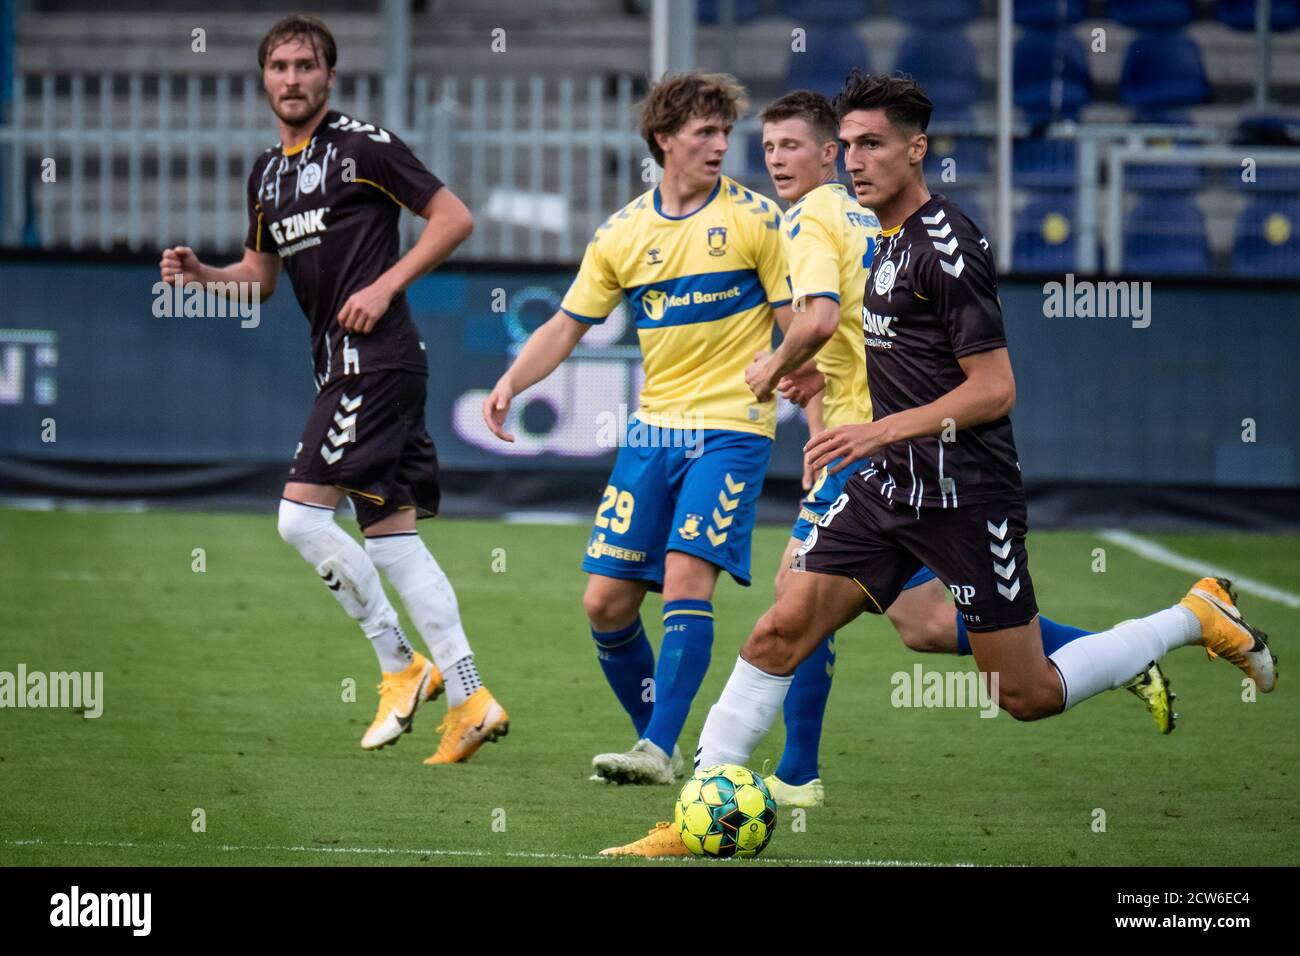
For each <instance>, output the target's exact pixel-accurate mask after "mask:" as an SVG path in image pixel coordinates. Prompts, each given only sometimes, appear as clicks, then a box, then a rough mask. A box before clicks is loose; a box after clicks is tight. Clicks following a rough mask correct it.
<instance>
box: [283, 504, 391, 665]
mask: <svg viewBox="0 0 1300 956" xmlns="http://www.w3.org/2000/svg"><path fill="white" fill-rule="evenodd" d="M279 528H280V537H282V538H283V539H284V540H285V541H287V542H288V543H289V544H291V545H293V546H294V547H295V548H297V549H298V553H299V554H301V555H302V556H303V557H304V558H306V559H307V563H308V564H310V565H311V566H312V567H313V568H315V569H316V573H317V574H319V575H320V576H321V577H322V578H323V579H324V581H325V584H326V586H327V587H328V588H329V589H330V591H331V592H332V593H333V595H334V596H335V597H336V598H337V599H338V602H339V603H340V604H342V605H343V610H345V611H347V612H348V615H349V616H350V617H352V619H353V620H355V621H356V622H357V623H359V624H360V625H361V630H362V631H363V632H364V633H365V635H366V637H368V638H370V643H371V645H372V646H373V647H374V649H375V655H376V656H377V657H378V658H379V668H380V670H382V671H384V672H386V673H389V674H392V673H395V672H397V671H400V670H405V669H406V668H407V667H409V666H410V663H411V645H410V644H408V643H407V642H406V635H405V634H403V633H402V627H401V625H400V624H399V623H398V620H397V611H395V610H394V609H393V605H392V604H390V603H389V601H388V595H386V594H384V586H383V584H382V583H380V580H379V572H378V571H377V570H376V569H375V565H374V563H373V562H371V560H370V559H369V558H368V557H366V552H365V550H364V549H362V547H361V545H359V544H357V543H356V541H354V540H352V537H351V536H350V535H349V534H348V533H347V532H346V531H344V530H343V529H342V528H340V527H339V526H338V525H337V524H335V523H334V510H333V509H332V508H326V507H325V506H324V505H304V504H299V503H298V502H296V501H289V500H288V499H281V501H280V522H279Z"/></svg>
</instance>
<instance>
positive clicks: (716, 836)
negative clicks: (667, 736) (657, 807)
mask: <svg viewBox="0 0 1300 956" xmlns="http://www.w3.org/2000/svg"><path fill="white" fill-rule="evenodd" d="M673 817H674V820H675V821H676V824H677V832H678V833H679V834H681V837H682V842H683V843H685V844H686V848H687V849H689V850H690V851H691V852H692V853H694V854H695V855H696V856H713V857H724V858H725V857H733V856H740V857H746V856H758V854H759V853H761V852H762V851H763V847H765V846H767V843H768V841H769V840H771V839H772V833H773V831H774V830H775V829H776V801H775V800H773V799H772V794H771V793H769V792H768V789H767V784H765V783H764V782H763V778H762V777H760V776H759V775H758V774H756V773H753V772H752V771H750V770H746V769H745V768H744V767H738V766H736V765H735V764H722V765H720V766H717V767H706V768H704V769H703V770H699V771H696V774H695V776H693V777H692V778H691V779H690V780H687V781H686V786H684V787H682V792H681V794H680V795H679V796H678V797H677V809H676V811H675V813H674V815H673Z"/></svg>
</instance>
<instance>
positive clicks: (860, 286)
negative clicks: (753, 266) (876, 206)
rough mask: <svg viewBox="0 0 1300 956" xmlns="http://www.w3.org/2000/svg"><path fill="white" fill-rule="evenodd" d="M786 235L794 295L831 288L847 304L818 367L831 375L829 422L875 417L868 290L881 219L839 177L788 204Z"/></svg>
mask: <svg viewBox="0 0 1300 956" xmlns="http://www.w3.org/2000/svg"><path fill="white" fill-rule="evenodd" d="M782 237H783V239H784V242H785V247H786V256H787V258H788V261H789V263H790V291H791V294H792V295H793V297H794V300H795V302H796V303H797V302H798V301H799V300H800V299H801V298H802V299H804V300H805V301H806V300H807V299H811V298H814V297H816V296H826V297H827V298H829V299H834V300H835V301H836V302H838V303H839V306H840V324H839V326H838V328H836V330H835V334H834V335H832V336H831V338H830V340H829V341H828V342H827V343H826V344H825V345H823V346H822V348H821V351H819V352H818V353H817V368H818V369H819V370H820V371H821V373H822V376H823V377H824V378H825V379H826V391H825V393H824V395H823V396H822V417H823V419H824V420H825V422H826V426H827V427H828V428H833V427H834V426H836V425H847V424H850V423H853V422H867V421H870V420H871V397H870V395H869V394H868V393H867V355H866V350H865V349H864V348H863V346H862V297H863V294H864V293H865V292H866V285H867V274H868V272H869V271H870V268H871V257H872V255H873V254H874V252H875V249H876V244H877V242H878V241H879V238H880V220H879V219H877V218H876V215H875V213H873V212H872V211H871V210H870V209H866V208H864V207H862V206H859V205H858V202H857V200H856V199H854V198H853V196H852V195H851V194H850V193H849V191H848V190H847V189H846V188H845V187H844V186H843V185H841V184H840V183H824V184H823V185H821V186H818V187H817V188H816V189H814V190H812V191H811V192H809V193H807V194H806V195H804V196H803V197H802V198H801V199H799V200H798V201H797V202H795V203H793V204H792V205H791V206H790V208H789V209H787V210H786V213H785V216H784V217H783V223H782Z"/></svg>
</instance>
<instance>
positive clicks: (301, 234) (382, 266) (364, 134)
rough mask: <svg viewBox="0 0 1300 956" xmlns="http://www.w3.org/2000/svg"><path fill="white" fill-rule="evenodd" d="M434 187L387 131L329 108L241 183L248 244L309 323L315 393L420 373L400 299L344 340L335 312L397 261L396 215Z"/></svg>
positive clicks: (419, 354) (421, 357)
mask: <svg viewBox="0 0 1300 956" xmlns="http://www.w3.org/2000/svg"><path fill="white" fill-rule="evenodd" d="M441 188H442V182H441V181H439V179H438V177H436V176H434V175H433V173H431V172H429V171H428V170H427V169H425V168H424V165H423V164H422V163H421V162H420V161H419V160H418V159H416V158H415V154H414V153H412V152H411V150H410V149H409V148H408V147H407V145H406V144H405V143H403V142H402V141H401V140H400V139H398V138H397V137H396V136H394V135H393V134H392V133H390V132H388V131H387V130H383V129H379V128H377V127H375V126H372V125H371V124H369V123H362V122H361V121H360V120H354V119H351V118H349V117H347V116H344V115H343V114H342V113H340V112H338V111H337V110H330V111H329V112H328V113H326V114H325V116H324V118H323V119H322V120H321V122H320V125H318V126H317V127H316V129H315V131H314V132H313V133H312V136H311V138H310V139H309V140H308V141H307V142H306V143H305V144H304V145H303V146H301V147H299V148H298V149H295V150H293V151H291V152H290V153H289V154H287V155H286V153H285V151H284V148H283V147H282V146H275V147H272V148H271V149H268V150H266V152H264V153H263V154H262V155H261V156H259V157H258V158H257V161H256V162H255V163H254V164H253V172H252V174H251V175H250V176H249V177H248V238H247V239H246V240H245V242H244V244H245V245H246V246H247V247H248V248H250V249H253V250H255V251H257V252H275V253H278V254H279V256H280V258H281V260H282V261H283V263H284V270H285V272H287V273H288V274H289V279H290V281H292V282H293V291H294V295H295V296H297V298H298V304H299V305H300V306H302V310H303V312H304V313H306V315H307V318H308V320H309V321H310V322H311V350H312V360H313V363H314V365H315V370H316V382H317V386H318V387H319V386H321V385H323V384H324V383H325V382H328V381H330V379H332V378H335V377H337V376H339V375H355V374H358V373H360V372H375V371H382V370H384V369H405V370H407V371H413V372H421V373H423V374H426V375H427V374H428V362H427V360H426V357H425V350H424V343H423V342H422V341H420V333H419V331H418V330H417V329H416V327H415V323H414V322H412V321H411V308H410V306H409V305H408V304H407V302H406V295H405V294H403V293H399V294H398V295H396V296H394V297H393V300H392V302H391V303H389V306H388V311H387V312H386V313H384V315H383V317H381V318H380V320H379V322H378V323H377V324H376V325H375V327H374V328H373V329H371V330H370V332H368V333H366V334H365V335H358V334H348V333H345V332H344V330H343V327H342V326H340V325H339V323H338V316H339V311H340V310H341V309H342V308H343V303H344V302H346V301H347V300H348V297H349V296H350V295H352V293H354V292H356V291H358V290H359V289H364V288H365V287H366V286H368V285H370V284H371V283H373V282H374V281H375V280H376V279H377V278H379V276H380V275H381V274H382V273H383V272H385V271H386V270H387V269H388V268H389V267H390V266H392V265H393V263H394V262H396V261H397V259H398V230H397V224H398V220H399V218H400V215H401V210H402V207H403V206H404V207H406V208H407V209H410V210H412V211H414V212H419V211H420V210H422V209H423V208H424V207H425V205H426V204H427V203H428V202H429V200H430V199H431V198H432V197H433V194H434V193H436V192H437V191H438V190H439V189H441Z"/></svg>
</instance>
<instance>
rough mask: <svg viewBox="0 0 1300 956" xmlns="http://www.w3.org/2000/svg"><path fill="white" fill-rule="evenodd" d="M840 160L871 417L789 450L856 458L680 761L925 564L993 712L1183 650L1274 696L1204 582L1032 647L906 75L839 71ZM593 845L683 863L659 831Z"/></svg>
mask: <svg viewBox="0 0 1300 956" xmlns="http://www.w3.org/2000/svg"><path fill="white" fill-rule="evenodd" d="M835 107H836V113H837V115H838V118H839V123H840V128H839V139H840V142H841V145H842V147H843V149H844V162H845V169H846V170H847V171H848V173H849V175H850V176H851V177H852V179H853V190H854V194H855V195H856V196H857V199H858V202H859V203H860V204H861V205H864V206H870V207H871V208H872V209H874V210H875V212H876V215H877V216H878V217H879V219H880V224H881V229H882V238H881V246H880V248H879V249H878V250H877V252H876V255H875V258H874V260H873V261H872V265H871V272H870V273H869V275H868V278H867V289H866V294H865V296H864V297H863V308H862V313H863V314H862V321H863V332H864V338H865V347H866V356H867V385H868V388H869V390H870V394H871V404H872V407H873V408H874V411H875V416H876V417H875V419H874V420H873V421H871V422H869V423H863V424H849V425H840V426H838V427H835V428H831V429H829V430H827V431H824V432H822V433H821V434H819V435H817V436H816V437H814V438H813V439H812V440H811V441H809V442H808V444H807V445H806V446H805V453H806V455H807V456H808V458H809V465H810V466H811V467H812V468H813V469H814V470H817V469H820V468H822V467H823V466H827V465H830V464H831V463H832V462H834V461H836V460H838V461H839V462H840V464H839V465H837V466H834V467H832V468H831V470H832V471H837V470H840V469H842V468H844V467H845V464H846V463H852V462H861V461H862V459H865V458H868V457H870V458H871V459H872V462H871V464H869V465H868V466H867V467H863V468H861V469H860V470H859V471H858V472H857V473H856V474H854V475H853V476H852V477H850V478H849V480H848V481H847V482H846V483H845V485H844V491H843V493H842V494H841V495H840V496H839V498H838V499H836V501H835V502H834V503H833V504H832V505H831V507H830V508H829V509H828V510H827V512H826V514H825V516H824V517H823V518H822V519H821V521H820V522H819V524H818V525H817V526H814V527H813V529H812V531H811V532H810V533H809V535H808V537H807V539H806V540H805V542H804V545H803V547H802V548H801V549H800V550H799V551H797V552H796V553H795V556H794V558H793V559H792V561H791V565H790V567H791V570H793V571H797V572H801V573H796V574H792V575H790V580H789V581H788V583H787V584H786V587H785V588H784V589H783V590H782V591H781V592H780V593H779V594H778V596H777V600H776V603H775V604H774V605H773V606H772V608H771V609H769V610H768V611H767V613H766V614H764V615H763V616H762V617H761V618H760V619H759V621H758V623H757V624H756V625H755V627H754V630H753V631H752V632H751V634H750V636H749V639H748V640H747V641H746V642H745V646H744V648H743V649H742V650H741V654H740V658H739V659H738V660H737V661H736V666H735V669H734V670H733V671H732V674H731V677H730V678H729V680H728V681H727V685H726V687H725V688H724V689H723V691H722V696H721V697H720V698H719V699H718V702H717V703H716V704H714V706H713V708H712V709H711V710H710V712H709V716H708V719H707V721H706V722H705V725H704V729H703V731H702V732H701V734H700V746H699V749H698V750H697V751H696V761H695V765H696V768H697V769H698V768H704V767H712V766H716V765H719V764H741V765H743V764H745V763H746V762H747V761H748V759H749V757H750V755H751V754H752V753H753V750H754V747H756V746H757V745H758V742H759V741H760V740H761V739H762V738H763V736H764V735H765V734H766V733H767V731H768V729H769V728H770V727H771V725H772V722H773V721H774V720H775V718H776V715H777V713H778V712H779V711H780V710H781V707H782V704H783V702H784V700H785V695H786V691H787V690H788V688H789V686H790V683H791V680H792V675H793V672H794V670H795V668H796V667H797V666H798V665H799V664H800V663H801V662H802V661H803V660H805V659H806V658H807V657H808V656H809V655H810V654H811V653H812V652H813V651H814V650H815V649H816V648H817V647H818V646H819V645H820V643H821V641H822V639H823V637H824V635H826V634H828V633H830V632H832V631H836V630H838V629H839V628H841V627H843V626H844V625H846V624H848V623H849V621H851V620H853V619H854V618H856V617H857V616H858V615H859V614H861V613H862V612H864V611H867V612H870V613H873V614H883V613H884V609H885V608H887V607H889V606H890V605H891V604H892V603H893V602H894V600H895V598H897V597H898V595H899V592H900V591H901V590H902V588H903V585H904V583H905V582H906V581H907V580H908V579H909V578H910V577H911V576H912V575H913V574H915V573H916V572H917V571H918V570H920V569H921V568H922V567H923V566H924V567H929V568H930V569H931V570H933V571H934V573H935V574H936V575H937V576H938V577H939V579H940V580H941V581H942V582H943V583H944V584H945V585H946V586H947V587H948V589H949V590H950V591H951V592H952V593H953V596H954V597H955V599H956V601H957V606H958V609H959V611H960V613H961V614H962V616H963V619H964V620H965V624H966V628H967V631H968V633H969V637H970V645H971V650H972V652H973V653H974V656H975V661H976V664H978V666H979V669H980V671H981V672H982V673H984V674H986V675H988V680H989V683H990V685H991V691H992V692H993V693H996V695H997V699H998V704H999V706H1000V707H1001V708H1002V709H1004V710H1006V711H1007V712H1008V713H1010V714H1011V715H1012V716H1013V717H1015V718H1017V719H1019V720H1037V719H1039V718H1042V717H1050V716H1052V715H1054V714H1059V713H1061V712H1062V711H1064V710H1066V709H1068V708H1070V707H1073V706H1074V705H1075V704H1077V703H1079V702H1080V701H1082V700H1086V699H1087V698H1089V697H1092V696H1094V695H1096V694H1098V693H1100V692H1102V691H1104V690H1109V689H1112V688H1117V687H1120V686H1122V685H1123V684H1124V683H1126V682H1127V681H1129V679H1130V678H1132V677H1133V675H1134V674H1137V673H1139V672H1141V671H1142V670H1143V669H1144V668H1147V667H1148V666H1149V665H1150V663H1151V662H1153V661H1158V660H1159V659H1160V658H1161V657H1162V656H1164V654H1166V653H1167V652H1168V651H1171V650H1173V649H1174V648H1176V647H1180V646H1182V645H1184V644H1200V645H1202V646H1203V647H1205V649H1206V651H1207V652H1208V653H1209V655H1210V657H1211V658H1213V657H1224V658H1225V659H1227V660H1229V661H1231V662H1232V663H1233V664H1235V665H1237V666H1238V667H1240V668H1241V669H1242V670H1243V671H1245V673H1246V674H1247V675H1248V676H1249V677H1250V679H1251V680H1253V681H1254V682H1255V684H1256V686H1257V687H1258V688H1259V690H1261V691H1265V692H1267V691H1271V690H1272V689H1273V685H1274V681H1275V674H1274V661H1273V656H1272V654H1271V653H1270V651H1269V648H1268V645H1267V643H1266V638H1265V635H1264V634H1263V633H1261V632H1260V631H1258V630H1256V629H1255V628H1253V627H1251V626H1250V625H1249V624H1247V623H1246V622H1245V620H1244V619H1243V618H1242V615H1241V612H1240V610H1239V609H1238V608H1237V607H1236V599H1235V596H1234V595H1233V594H1232V591H1231V589H1230V584H1229V582H1228V581H1226V580H1224V579H1222V578H1217V579H1216V578H1203V579H1201V580H1200V581H1198V582H1196V583H1195V584H1194V585H1193V586H1192V588H1191V589H1190V590H1189V591H1188V593H1187V595H1186V596H1185V597H1184V598H1183V599H1182V600H1181V601H1180V602H1179V603H1178V604H1177V605H1175V606H1173V607H1170V608H1166V609H1165V610H1162V611H1158V612H1156V613H1155V614H1151V615H1148V616H1147V617H1144V618H1140V619H1137V620H1130V621H1125V622H1123V623H1121V624H1118V625H1116V626H1115V627H1113V628H1111V629H1110V630H1108V631H1102V632H1101V633H1098V634H1090V635H1085V636H1083V637H1079V638H1077V639H1075V640H1073V641H1071V642H1070V643H1068V644H1065V645H1064V646H1062V647H1060V648H1058V649H1057V650H1055V651H1053V652H1052V653H1051V655H1050V656H1048V655H1046V654H1045V653H1044V649H1043V645H1042V639H1041V636H1040V632H1039V622H1038V607H1037V605H1036V603H1035V601H1034V587H1033V583H1032V582H1031V580H1030V577H1029V555H1028V552H1027V551H1026V549H1025V535H1026V533H1027V531H1028V528H1027V523H1026V508H1025V494H1024V489H1023V487H1022V485H1021V481H1020V466H1019V460H1018V456H1017V453H1016V444H1015V438H1014V436H1013V435H1012V430H1011V420H1010V418H1009V417H1008V415H1009V413H1010V412H1011V408H1012V405H1013V404H1014V402H1015V379H1014V377H1013V376H1012V372H1011V361H1010V358H1009V356H1008V353H1007V343H1006V337H1005V335H1004V332H1003V327H1002V308H1001V304H1000V302H999V300H998V295H997V276H996V271H995V269H994V265H993V257H992V255H991V253H990V250H989V244H988V242H987V240H985V238H984V237H983V235H981V233H980V230H979V229H978V228H977V227H976V226H975V224H974V223H972V222H971V221H970V219H968V218H967V217H966V215H965V214H964V213H962V211H961V210H960V209H959V208H958V207H957V206H956V205H954V204H953V203H951V202H949V201H948V200H947V199H945V198H944V197H943V196H941V195H936V196H931V195H930V193H929V191H928V190H927V189H926V185H925V180H924V178H923V176H922V172H921V169H922V162H923V160H924V157H925V153H926V147H927V143H928V141H927V137H926V134H925V129H926V126H927V125H928V124H929V120H930V111H931V108H932V107H931V103H930V100H929V98H928V97H927V96H926V95H925V93H924V92H923V91H922V90H921V88H920V87H919V86H917V84H916V83H915V82H914V81H912V80H910V79H906V78H902V77H890V76H884V75H866V74H863V73H862V72H860V71H856V70H855V71H854V72H853V73H852V74H851V75H850V76H849V78H848V80H847V81H846V83H845V87H844V89H843V90H842V91H841V93H840V95H839V96H838V97H837V99H836V101H835ZM605 852H606V853H610V854H628V853H632V854H635V855H642V856H664V855H685V854H686V853H688V852H689V851H688V850H687V849H686V848H685V846H684V845H682V844H681V841H680V838H679V837H677V834H676V831H675V830H674V828H672V827H671V826H669V825H667V824H660V825H658V826H657V827H656V828H655V829H654V830H652V831H651V833H650V835H649V836H647V837H645V838H643V839H642V840H640V841H638V842H637V843H636V844H633V845H631V846H629V847H624V848H611V849H610V850H607V851H605Z"/></svg>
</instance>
